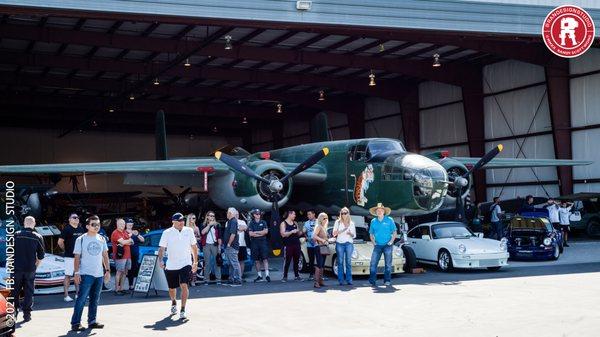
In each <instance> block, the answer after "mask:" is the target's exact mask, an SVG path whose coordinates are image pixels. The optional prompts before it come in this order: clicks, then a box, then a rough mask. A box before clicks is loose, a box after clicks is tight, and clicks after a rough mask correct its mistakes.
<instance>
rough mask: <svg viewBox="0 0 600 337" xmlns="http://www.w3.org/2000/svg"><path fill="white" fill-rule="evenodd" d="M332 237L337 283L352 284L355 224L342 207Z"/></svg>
mask: <svg viewBox="0 0 600 337" xmlns="http://www.w3.org/2000/svg"><path fill="white" fill-rule="evenodd" d="M332 234H333V237H334V238H335V253H336V255H337V264H338V273H337V274H338V275H337V276H338V283H339V284H340V285H344V280H345V281H346V284H348V285H352V253H353V252H354V238H356V226H355V225H354V222H353V221H352V218H351V217H350V210H349V209H348V207H344V208H342V209H341V210H340V215H339V217H338V219H337V220H336V221H335V224H334V225H333V233H332Z"/></svg>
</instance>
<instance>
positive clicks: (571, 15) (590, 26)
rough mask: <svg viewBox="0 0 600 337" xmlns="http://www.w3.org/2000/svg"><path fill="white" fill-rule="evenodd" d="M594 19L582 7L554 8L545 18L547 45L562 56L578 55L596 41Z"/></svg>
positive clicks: (543, 32) (543, 31)
mask: <svg viewBox="0 0 600 337" xmlns="http://www.w3.org/2000/svg"><path fill="white" fill-rule="evenodd" d="M594 34H595V28H594V21H593V20H592V17H591V16H590V15H589V14H588V13H587V12H586V11H585V10H583V9H582V8H580V7H577V6H572V5H566V6H560V7H556V8H555V9H553V10H552V11H551V12H550V13H549V14H548V15H547V16H546V19H545V20H544V26H543V27H542V36H543V38H544V43H545V44H546V47H548V49H550V51H551V52H553V53H554V54H556V55H558V56H560V57H569V58H570V57H577V56H579V55H581V54H583V53H585V52H586V51H587V50H588V49H589V48H590V47H591V46H592V43H594Z"/></svg>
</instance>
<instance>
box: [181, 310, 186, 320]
mask: <svg viewBox="0 0 600 337" xmlns="http://www.w3.org/2000/svg"><path fill="white" fill-rule="evenodd" d="M185 318H186V317H185V311H182V312H180V313H179V319H185Z"/></svg>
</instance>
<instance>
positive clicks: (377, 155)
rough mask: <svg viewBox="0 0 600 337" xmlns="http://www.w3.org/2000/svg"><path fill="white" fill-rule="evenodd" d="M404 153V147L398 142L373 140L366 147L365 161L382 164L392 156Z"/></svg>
mask: <svg viewBox="0 0 600 337" xmlns="http://www.w3.org/2000/svg"><path fill="white" fill-rule="evenodd" d="M404 152H406V150H405V149H404V146H402V144H401V143H400V142H398V141H393V140H373V141H370V142H369V145H368V146H367V161H369V162H383V161H384V160H385V159H386V158H387V157H388V156H390V155H392V154H401V153H404Z"/></svg>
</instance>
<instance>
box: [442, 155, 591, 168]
mask: <svg viewBox="0 0 600 337" xmlns="http://www.w3.org/2000/svg"><path fill="white" fill-rule="evenodd" d="M452 159H454V160H456V161H459V162H461V163H463V164H464V165H467V166H468V165H475V163H477V161H479V159H480V158H472V157H452ZM592 163H593V162H592V161H588V160H569V159H525V158H523V159H519V158H516V159H515V158H494V159H492V160H491V161H490V162H489V163H487V164H486V165H485V166H483V167H482V169H495V168H496V169H497V168H520V167H550V166H580V165H590V164H592Z"/></svg>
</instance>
